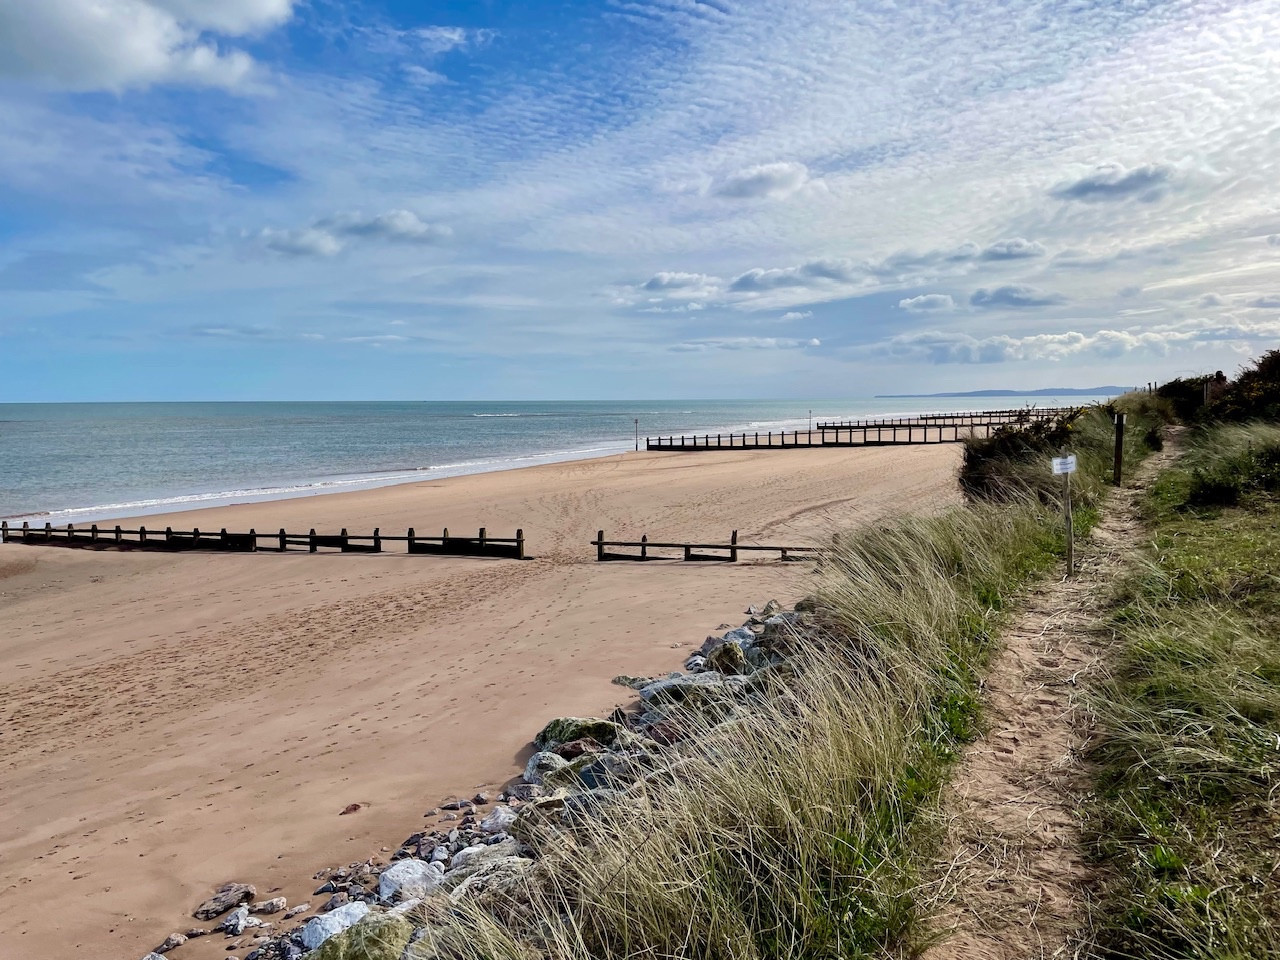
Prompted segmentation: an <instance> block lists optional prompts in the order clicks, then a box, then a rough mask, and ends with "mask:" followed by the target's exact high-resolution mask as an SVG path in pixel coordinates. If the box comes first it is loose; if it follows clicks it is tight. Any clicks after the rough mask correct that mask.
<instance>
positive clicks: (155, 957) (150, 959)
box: [142, 951, 164, 960]
mask: <svg viewBox="0 0 1280 960" xmlns="http://www.w3.org/2000/svg"><path fill="white" fill-rule="evenodd" d="M142 960H164V957H162V956H160V954H158V953H155V952H154V951H153V952H151V953H148V954H147V955H146V956H145V957H143V958H142Z"/></svg>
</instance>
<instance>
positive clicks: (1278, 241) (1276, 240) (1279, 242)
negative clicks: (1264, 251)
mask: <svg viewBox="0 0 1280 960" xmlns="http://www.w3.org/2000/svg"><path fill="white" fill-rule="evenodd" d="M1267 244H1268V246H1272V247H1280V233H1273V234H1271V235H1269V236H1268V237H1267Z"/></svg>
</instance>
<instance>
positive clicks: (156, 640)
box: [0, 445, 959, 960]
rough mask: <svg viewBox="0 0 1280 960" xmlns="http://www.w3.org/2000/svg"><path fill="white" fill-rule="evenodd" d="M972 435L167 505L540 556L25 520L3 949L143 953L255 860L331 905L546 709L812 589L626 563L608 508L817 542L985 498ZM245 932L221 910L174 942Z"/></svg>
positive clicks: (254, 522) (784, 575) (734, 574)
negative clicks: (611, 549)
mask: <svg viewBox="0 0 1280 960" xmlns="http://www.w3.org/2000/svg"><path fill="white" fill-rule="evenodd" d="M958 457H959V449H958V447H955V446H951V445H948V446H930V447H908V448H896V449H895V448H883V447H882V448H870V449H829V450H795V451H785V452H784V451H773V452H751V451H736V452H717V453H699V454H679V453H674V454H671V453H667V454H657V453H654V454H650V453H639V454H625V455H620V456H614V457H606V458H601V459H597V460H589V461H578V462H573V463H564V464H555V465H551V466H540V467H532V468H527V469H523V470H513V471H508V472H504V473H495V474H486V475H481V476H474V477H458V478H452V479H447V480H440V481H435V482H427V483H417V484H409V485H404V486H397V487H389V488H384V489H380V490H374V491H369V492H360V493H345V494H334V495H329V496H322V497H311V498H307V499H299V500H287V501H279V502H273V503H263V504H250V505H243V506H230V507H220V508H215V509H210V510H201V511H191V512H188V513H185V514H172V515H168V516H164V517H148V518H145V522H146V524H147V526H148V527H156V528H160V527H163V526H165V525H166V524H172V525H173V526H174V527H175V528H181V529H189V528H190V527H191V526H193V525H195V526H199V527H200V528H201V529H204V530H217V529H218V528H219V527H224V526H225V527H227V528H229V529H233V530H243V529H247V528H248V527H250V526H254V527H256V528H257V529H259V530H274V529H277V528H279V527H281V526H285V527H287V528H289V529H290V530H293V529H295V528H297V529H299V530H305V529H307V528H309V527H316V528H317V529H319V530H321V531H329V532H336V531H337V530H338V528H340V527H347V528H349V529H350V530H351V532H352V533H357V532H358V533H368V532H370V531H371V530H372V528H373V527H375V526H379V527H381V528H382V530H383V532H384V533H396V534H401V533H403V532H404V529H405V528H407V527H409V526H414V527H416V528H417V530H418V532H419V533H424V534H425V533H437V532H438V531H439V528H441V527H443V526H446V525H447V526H449V527H450V528H451V531H452V532H455V533H463V532H467V533H470V532H471V531H473V530H474V529H476V528H478V527H480V526H482V525H483V526H485V527H487V528H488V530H489V533H490V534H491V535H493V536H510V535H511V534H512V532H513V531H514V529H515V528H516V527H518V526H519V527H523V528H524V530H525V534H526V537H527V538H528V549H529V552H530V553H531V554H532V555H533V556H534V557H535V558H536V559H533V560H528V561H525V562H523V563H520V562H516V561H504V560H482V559H465V558H438V557H423V556H415V557H409V556H405V555H403V554H396V553H394V552H392V553H387V554H382V555H376V556H369V555H364V556H361V555H340V554H336V553H328V554H319V555H315V556H311V555H308V554H306V553H305V552H301V553H290V554H286V555H279V554H271V553H262V554H256V555H212V554H209V555H161V554H144V553H113V552H104V553H97V552H92V553H91V552H82V551H76V550H66V549H56V548H51V547H28V546H21V545H14V544H11V545H8V546H5V547H0V665H2V668H3V669H2V671H0V717H2V718H3V726H2V727H0V770H2V771H3V773H2V777H3V780H2V781H0V958H2V960H19V958H23V960H25V958H34V960H70V958H72V957H75V958H80V957H84V956H93V957H95V958H97V960H137V958H138V957H140V956H142V955H143V954H144V953H146V952H147V950H149V949H150V948H151V947H152V946H154V945H155V944H158V943H159V942H160V941H161V940H162V939H164V937H165V936H166V935H167V934H168V933H170V932H173V931H182V930H185V929H187V928H188V927H190V926H193V925H197V924H195V923H194V921H192V920H191V918H190V916H189V911H190V910H191V909H192V908H193V907H194V906H195V904H196V903H197V902H198V901H200V900H201V899H203V898H204V897H205V896H206V895H207V893H208V892H209V890H210V888H212V887H214V886H215V885H217V884H219V883H222V882H224V881H226V880H231V879H235V880H243V881H246V882H251V883H254V884H256V885H257V887H258V891H259V896H260V897H265V896H268V895H275V894H276V893H277V892H279V893H281V894H283V895H286V896H288V897H289V900H290V902H291V903H293V902H297V901H299V900H307V899H309V900H311V901H312V902H313V903H317V904H318V899H320V898H315V897H312V896H310V894H311V890H312V886H313V885H312V883H311V882H309V880H310V876H311V874H312V873H313V872H314V871H316V870H318V869H320V868H321V867H324V866H328V865H336V864H340V863H347V862H350V861H353V860H358V859H364V858H366V857H368V856H370V855H375V854H377V853H378V852H379V851H380V850H381V848H383V847H387V848H390V849H392V850H394V849H395V847H396V845H398V843H399V842H400V841H401V840H402V839H403V838H404V837H406V836H408V835H409V834H410V833H412V832H414V831H415V830H418V829H422V826H423V824H424V821H423V820H422V815H423V812H424V811H425V810H426V809H428V808H430V807H433V806H436V805H437V804H438V803H439V802H440V801H441V800H442V799H443V798H446V797H449V796H452V795H466V796H469V795H470V794H472V793H474V792H475V790H476V789H477V788H478V787H481V786H486V787H497V786H500V785H501V784H502V783H504V782H506V781H507V780H509V779H510V778H511V777H512V776H514V775H515V774H516V773H517V772H518V770H519V767H520V764H521V763H522V762H523V760H524V758H525V757H527V755H528V751H529V749H530V744H529V741H530V739H531V737H532V735H533V734H534V733H535V732H536V731H537V729H538V728H539V727H540V726H541V724H542V723H544V722H545V721H546V720H548V719H550V718H551V717H554V716H561V715H572V714H600V713H601V711H608V710H609V709H611V708H612V707H613V706H614V705H615V704H617V703H620V702H624V701H625V700H626V699H627V695H628V693H629V691H626V690H624V689H622V688H619V687H616V686H612V685H610V683H609V681H610V678H611V677H613V676H614V675H616V674H619V673H631V674H653V673H661V672H665V671H667V670H671V669H678V668H679V666H680V663H681V661H682V660H683V658H684V656H685V655H686V654H687V649H678V648H688V647H689V646H691V645H696V644H698V643H700V642H701V640H702V638H703V637H704V636H705V635H706V634H707V633H709V632H712V631H715V630H716V628H717V627H718V626H719V625H720V624H721V623H731V624H733V625H735V626H736V625H737V624H739V623H741V621H742V611H743V609H744V608H745V607H746V605H747V604H749V603H752V602H755V603H761V602H763V601H765V600H767V599H769V598H771V597H775V596H776V597H778V598H779V599H780V600H783V601H787V600H791V599H795V597H796V596H797V595H799V594H801V593H803V592H804V589H805V578H806V575H807V566H806V565H805V564H781V563H778V562H776V561H769V562H748V563H739V564H736V565H729V564H682V563H679V562H674V561H673V562H670V563H666V562H659V563H649V564H625V563H608V564H597V563H595V562H594V550H593V548H592V547H591V546H590V545H589V541H590V540H591V538H592V537H593V536H594V535H595V532H596V530H597V529H598V528H602V527H603V528H604V529H605V531H606V533H607V535H608V536H609V537H611V538H633V537H634V538H638V537H639V535H640V534H641V533H648V534H649V536H650V538H652V539H674V540H712V541H720V540H723V539H724V538H726V537H727V536H728V534H729V531H730V530H731V529H733V528H737V529H738V530H739V531H740V536H741V539H742V542H744V543H753V542H754V543H784V544H797V545H798V544H802V543H808V542H813V541H814V540H815V539H820V538H822V537H824V536H825V535H826V534H827V533H828V532H829V531H830V530H831V529H832V528H833V527H837V526H849V525H854V524H857V523H860V522H864V521H866V520H870V519H874V518H876V517H880V516H883V515H886V514H890V513H896V512H901V511H907V510H932V509H937V508H939V507H941V506H944V505H946V504H948V503H951V502H953V501H955V500H956V499H957V494H956V489H955V481H954V474H955V467H956V465H957V462H958ZM395 546H399V545H395ZM394 548H395V547H393V548H392V549H394ZM401 549H402V547H401ZM351 803H359V804H362V805H363V809H361V810H360V811H359V812H358V813H356V814H354V815H351V816H341V817H340V816H338V814H339V812H340V811H341V810H342V809H343V808H344V807H346V806H347V805H348V804H351ZM225 949H226V941H225V940H223V938H222V937H221V936H216V937H206V938H201V939H200V940H193V941H191V943H189V944H188V945H186V946H184V947H181V948H179V949H178V950H177V951H175V952H174V954H173V956H174V957H175V958H176V960H188V958H192V960H195V958H201V957H214V956H226V953H225Z"/></svg>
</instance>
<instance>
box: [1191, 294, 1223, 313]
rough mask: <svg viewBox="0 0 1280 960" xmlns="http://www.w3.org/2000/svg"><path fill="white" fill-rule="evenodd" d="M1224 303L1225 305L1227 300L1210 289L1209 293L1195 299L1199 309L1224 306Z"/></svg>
mask: <svg viewBox="0 0 1280 960" xmlns="http://www.w3.org/2000/svg"><path fill="white" fill-rule="evenodd" d="M1226 305H1227V301H1226V300H1224V299H1223V298H1222V297H1221V296H1219V295H1218V294H1216V293H1213V292H1212V291H1210V292H1209V293H1206V294H1205V295H1204V296H1202V297H1201V298H1200V299H1199V300H1197V301H1196V306H1198V307H1199V308H1200V309H1201V310H1207V309H1209V308H1210V307H1225V306H1226Z"/></svg>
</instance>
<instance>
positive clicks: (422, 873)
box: [378, 860, 444, 903]
mask: <svg viewBox="0 0 1280 960" xmlns="http://www.w3.org/2000/svg"><path fill="white" fill-rule="evenodd" d="M443 877H444V867H443V865H442V864H440V863H439V862H438V861H437V862H431V863H428V862H427V861H426V860H401V861H400V862H399V863H394V864H392V865H391V866H389V867H387V869H385V870H383V871H382V876H380V877H379V878H378V899H379V900H381V901H382V902H383V903H399V902H400V901H401V900H410V899H414V898H417V899H419V900H420V899H422V898H423V897H425V896H426V895H427V894H429V893H430V892H431V891H432V890H434V889H435V888H436V887H438V886H440V880H441V879H442V878H443Z"/></svg>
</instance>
